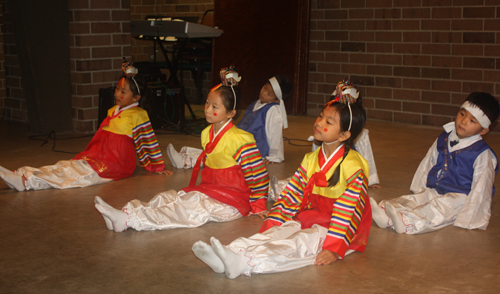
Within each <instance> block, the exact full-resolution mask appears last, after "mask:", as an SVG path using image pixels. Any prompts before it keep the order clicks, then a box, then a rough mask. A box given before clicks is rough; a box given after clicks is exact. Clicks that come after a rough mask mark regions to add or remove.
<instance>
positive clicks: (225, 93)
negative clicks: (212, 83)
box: [215, 86, 241, 120]
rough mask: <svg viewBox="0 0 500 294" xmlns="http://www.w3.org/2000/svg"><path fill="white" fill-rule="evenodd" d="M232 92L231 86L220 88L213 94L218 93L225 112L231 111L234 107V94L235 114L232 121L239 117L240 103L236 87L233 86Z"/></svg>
mask: <svg viewBox="0 0 500 294" xmlns="http://www.w3.org/2000/svg"><path fill="white" fill-rule="evenodd" d="M233 89H234V93H233V90H232V89H231V86H220V87H219V88H217V89H216V90H215V92H219V94H220V96H221V98H222V104H224V108H226V111H228V112H229V111H231V110H233V107H234V99H235V97H234V94H236V108H235V110H236V114H235V115H234V116H233V120H235V119H237V118H238V116H239V115H240V109H239V107H238V106H239V104H240V101H241V91H240V89H239V88H238V87H235V86H233Z"/></svg>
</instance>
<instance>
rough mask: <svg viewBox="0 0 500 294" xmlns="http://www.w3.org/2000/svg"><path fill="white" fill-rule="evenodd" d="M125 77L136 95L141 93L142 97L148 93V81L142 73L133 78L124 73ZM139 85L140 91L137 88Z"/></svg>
mask: <svg viewBox="0 0 500 294" xmlns="http://www.w3.org/2000/svg"><path fill="white" fill-rule="evenodd" d="M123 78H125V80H127V82H128V86H129V87H130V91H132V94H133V95H134V96H135V95H140V96H141V98H142V97H144V96H145V95H146V82H145V81H144V79H143V77H142V76H141V75H136V76H135V77H133V78H132V77H128V76H125V75H124V76H123ZM134 80H135V82H134ZM136 82H137V85H136ZM137 86H139V91H138V90H137ZM139 92H140V93H139Z"/></svg>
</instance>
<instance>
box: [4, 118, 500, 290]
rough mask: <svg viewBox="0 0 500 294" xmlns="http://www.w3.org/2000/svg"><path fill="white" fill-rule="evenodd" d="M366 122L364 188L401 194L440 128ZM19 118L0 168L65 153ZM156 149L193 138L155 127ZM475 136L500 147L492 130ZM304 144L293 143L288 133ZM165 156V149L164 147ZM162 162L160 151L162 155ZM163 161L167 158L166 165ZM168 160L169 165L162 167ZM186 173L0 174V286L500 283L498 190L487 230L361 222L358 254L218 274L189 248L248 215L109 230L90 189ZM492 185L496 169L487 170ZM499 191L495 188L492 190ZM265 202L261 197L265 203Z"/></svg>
mask: <svg viewBox="0 0 500 294" xmlns="http://www.w3.org/2000/svg"><path fill="white" fill-rule="evenodd" d="M313 121H314V118H312V117H289V122H290V128H289V129H288V130H286V131H285V133H284V135H285V136H286V137H289V138H299V139H305V138H307V136H309V134H311V128H312V124H313ZM367 128H368V129H369V130H370V138H371V142H372V146H373V150H374V154H375V159H376V164H377V168H378V171H379V176H380V179H381V186H382V188H381V189H378V190H373V189H370V191H369V193H370V196H371V197H373V198H375V199H376V200H377V201H380V200H382V199H389V198H393V197H397V196H400V195H402V194H405V193H408V192H409V186H410V183H411V179H412V177H413V173H414V172H415V170H416V168H417V166H418V164H419V162H420V160H421V159H422V158H423V156H424V155H425V153H426V152H427V150H428V148H429V147H430V145H431V144H432V142H433V141H434V139H435V138H436V137H437V136H438V135H439V133H440V132H441V129H440V128H432V127H421V126H411V125H403V124H393V123H386V122H377V121H369V122H368V123H367ZM28 135H29V131H28V128H27V127H26V126H19V125H12V124H9V123H7V122H5V121H0V142H1V144H0V165H2V166H4V167H6V168H10V169H15V168H17V167H20V166H23V165H31V166H36V167H39V166H43V165H47V164H54V163H55V162H57V161H58V160H61V159H69V158H71V157H72V155H71V154H64V153H56V152H52V151H51V148H52V142H51V143H50V144H47V145H45V146H43V147H40V143H41V142H39V141H33V140H29V139H28ZM158 139H159V142H160V145H161V147H162V150H164V149H165V147H166V146H167V144H168V143H173V144H174V146H175V147H176V148H180V147H182V146H183V145H189V146H200V142H199V138H197V137H194V136H187V135H180V134H176V135H158ZM89 140H90V138H80V139H73V140H65V141H57V146H56V149H59V150H65V151H74V152H78V151H81V150H83V149H84V148H85V146H86V144H87V143H88V142H89ZM486 141H487V142H488V143H489V144H490V146H492V147H493V148H494V149H496V151H497V152H498V153H500V148H499V146H500V135H499V134H489V135H487V136H486ZM295 143H299V144H303V142H295ZM309 150H310V147H297V146H292V145H289V144H288V143H285V156H286V160H285V162H284V163H281V164H275V165H268V170H269V173H270V175H276V176H277V177H278V178H284V177H287V176H290V175H291V174H292V173H293V172H294V171H295V169H296V168H297V167H298V165H299V163H300V161H301V160H302V157H303V155H304V154H305V153H306V152H308V151H309ZM165 156H166V155H165ZM166 161H167V162H168V158H166ZM168 164H169V165H170V163H168ZM170 167H171V166H170ZM190 175H191V171H190V170H175V174H174V175H173V176H169V177H166V176H160V175H156V174H151V173H148V172H146V171H144V170H142V169H140V168H137V170H136V171H135V173H134V175H133V176H132V177H130V178H128V179H124V180H121V181H116V182H111V183H108V184H104V185H99V186H94V187H89V188H83V189H68V190H43V191H28V192H16V191H14V190H11V189H9V188H8V187H7V185H5V184H4V183H3V182H1V183H0V223H1V227H0V236H1V237H0V238H1V241H0V292H1V293H37V292H39V293H303V292H309V293H331V292H339V293H340V292H343V293H402V292H406V293H495V292H496V293H498V291H499V289H500V266H499V264H500V254H498V248H500V234H499V233H500V206H499V200H498V198H499V197H500V193H499V192H497V193H496V196H495V197H494V200H493V207H492V218H491V222H490V225H489V227H488V229H487V230H486V231H482V230H481V231H480V230H474V231H468V230H464V229H459V228H454V227H447V228H445V229H443V230H441V231H438V232H434V233H430V234H424V235H418V236H411V235H398V234H396V233H394V232H393V231H392V230H389V229H380V228H378V227H376V226H374V225H373V226H372V230H371V234H370V239H369V242H368V247H367V249H366V251H365V252H364V253H356V254H352V255H351V256H348V257H347V258H345V260H343V261H338V262H335V263H334V264H332V265H329V266H309V267H306V268H302V269H298V270H294V271H290V272H285V273H279V274H269V275H253V276H251V277H244V276H242V277H239V278H237V279H234V280H229V279H227V278H226V277H225V275H224V274H216V273H214V272H213V271H212V270H211V269H210V268H209V267H208V266H206V265H204V264H203V263H202V262H201V261H199V260H198V259H196V257H195V256H194V255H193V253H192V252H191V246H192V244H193V243H194V242H196V241H198V240H204V241H206V242H208V240H209V238H210V237H211V236H216V237H217V238H219V239H220V240H221V241H222V243H223V244H227V243H229V242H230V241H232V240H233V239H235V238H236V237H239V236H250V235H252V234H254V233H256V232H257V231H258V229H259V227H260V226H261V224H262V220H261V219H260V218H258V217H255V216H254V217H245V218H243V219H240V220H236V221H233V222H229V223H209V224H207V225H205V226H202V227H200V228H196V229H177V230H168V231H156V232H136V231H134V230H129V231H126V232H124V233H114V232H112V231H108V230H107V229H106V227H105V224H104V221H103V219H102V217H101V215H100V214H99V213H98V212H97V210H96V209H95V208H94V205H93V199H94V196H95V195H99V196H101V197H102V198H103V199H104V200H105V201H107V202H108V203H110V204H111V205H113V206H115V207H118V208H119V207H121V206H122V205H124V204H125V203H126V202H127V201H129V200H132V199H134V198H137V199H141V200H143V201H148V200H149V199H151V198H152V197H153V196H154V195H155V194H156V193H158V192H161V191H164V190H168V189H175V190H178V189H180V188H182V187H184V186H186V185H187V183H188V181H189V177H190ZM496 186H497V187H499V188H500V177H498V176H497V178H496ZM497 191H498V190H497ZM268 204H270V203H268Z"/></svg>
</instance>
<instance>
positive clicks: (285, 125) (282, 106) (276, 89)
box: [269, 77, 288, 129]
mask: <svg viewBox="0 0 500 294" xmlns="http://www.w3.org/2000/svg"><path fill="white" fill-rule="evenodd" d="M269 83H270V84H271V87H273V91H274V95H276V98H278V99H279V101H280V110H281V117H282V118H283V128H285V129H286V128H288V120H287V118H286V109H285V102H283V94H282V93H281V87H280V83H278V80H277V79H276V78H275V77H272V78H270V79H269Z"/></svg>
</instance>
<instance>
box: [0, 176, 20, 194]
mask: <svg viewBox="0 0 500 294" xmlns="http://www.w3.org/2000/svg"><path fill="white" fill-rule="evenodd" d="M0 178H2V179H3V180H4V181H5V183H6V184H7V185H8V186H9V187H10V188H11V189H16V190H17V191H19V192H22V191H26V187H25V186H24V180H23V177H22V176H19V175H16V174H14V173H12V174H8V173H7V174H6V173H4V172H0Z"/></svg>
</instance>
